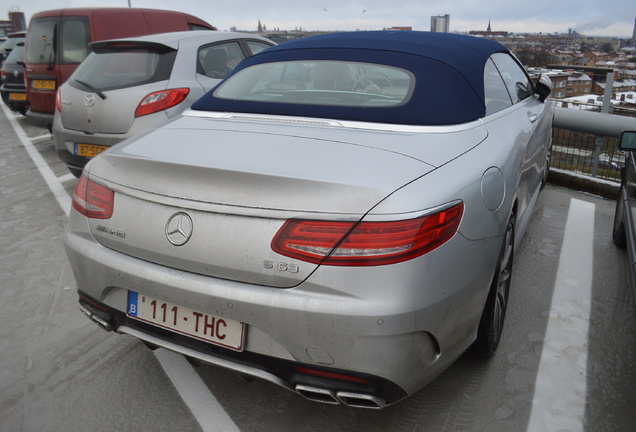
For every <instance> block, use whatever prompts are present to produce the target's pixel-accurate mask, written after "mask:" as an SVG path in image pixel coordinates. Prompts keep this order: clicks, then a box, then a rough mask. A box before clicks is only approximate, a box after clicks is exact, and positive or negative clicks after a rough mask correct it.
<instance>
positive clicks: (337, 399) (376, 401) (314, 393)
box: [295, 384, 387, 409]
mask: <svg viewBox="0 0 636 432" xmlns="http://www.w3.org/2000/svg"><path fill="white" fill-rule="evenodd" d="M295 390H296V392H297V393H299V394H300V395H302V396H304V397H305V398H306V399H309V400H310V401H314V402H321V403H326V404H331V405H340V404H342V405H346V406H349V407H352V408H367V409H381V408H384V407H385V406H386V405H387V403H386V401H385V400H383V399H380V398H378V397H376V396H373V395H368V394H364V393H351V392H336V391H334V390H328V389H323V388H319V387H311V386H306V385H302V384H298V385H296V388H295Z"/></svg>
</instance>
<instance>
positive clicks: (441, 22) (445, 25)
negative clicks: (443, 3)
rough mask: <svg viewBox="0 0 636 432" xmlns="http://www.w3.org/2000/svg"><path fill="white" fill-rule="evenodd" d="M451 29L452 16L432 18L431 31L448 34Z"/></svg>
mask: <svg viewBox="0 0 636 432" xmlns="http://www.w3.org/2000/svg"><path fill="white" fill-rule="evenodd" d="M449 27H450V15H448V14H446V15H438V16H433V17H431V31H432V32H437V33H448V31H449V30H448V29H449Z"/></svg>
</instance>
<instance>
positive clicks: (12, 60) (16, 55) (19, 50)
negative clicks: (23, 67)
mask: <svg viewBox="0 0 636 432" xmlns="http://www.w3.org/2000/svg"><path fill="white" fill-rule="evenodd" d="M21 61H24V43H20V44H19V45H17V46H16V47H15V48H14V49H13V51H11V54H9V57H7V60H6V61H5V63H6V64H18V62H21Z"/></svg>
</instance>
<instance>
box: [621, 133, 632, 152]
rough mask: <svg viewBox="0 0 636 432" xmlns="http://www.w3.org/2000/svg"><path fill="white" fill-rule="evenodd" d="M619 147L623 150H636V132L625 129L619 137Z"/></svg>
mask: <svg viewBox="0 0 636 432" xmlns="http://www.w3.org/2000/svg"><path fill="white" fill-rule="evenodd" d="M618 148H619V149H621V150H623V151H632V150H636V132H634V131H623V132H621V136H620V138H619V139H618Z"/></svg>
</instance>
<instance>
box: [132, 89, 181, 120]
mask: <svg viewBox="0 0 636 432" xmlns="http://www.w3.org/2000/svg"><path fill="white" fill-rule="evenodd" d="M189 93H190V89H188V88H178V89H171V90H162V91H158V92H154V93H150V94H149V95H148V96H146V97H145V98H144V99H143V100H142V101H141V102H140V103H139V106H138V107H137V109H136V110H135V117H142V116H145V115H148V114H152V113H156V112H159V111H163V110H167V109H168V108H172V107H173V106H176V105H179V104H180V103H181V102H183V101H184V100H185V98H186V97H188V94H189Z"/></svg>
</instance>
